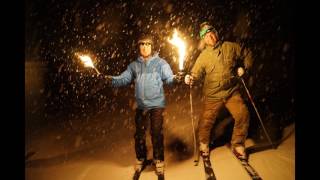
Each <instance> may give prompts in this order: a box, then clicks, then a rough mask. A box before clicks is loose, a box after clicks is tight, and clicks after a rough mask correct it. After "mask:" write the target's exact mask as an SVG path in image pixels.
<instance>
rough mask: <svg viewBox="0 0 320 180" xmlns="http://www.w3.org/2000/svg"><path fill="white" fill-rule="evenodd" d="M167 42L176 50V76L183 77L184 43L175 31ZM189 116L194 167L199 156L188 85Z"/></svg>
mask: <svg viewBox="0 0 320 180" xmlns="http://www.w3.org/2000/svg"><path fill="white" fill-rule="evenodd" d="M168 41H169V42H170V43H171V44H172V45H174V46H176V47H177V48H178V52H179V72H178V76H182V77H184V75H185V72H184V71H183V64H184V60H185V56H186V44H185V42H184V41H183V40H182V39H181V38H180V37H179V36H178V32H177V30H176V29H175V30H174V34H173V37H172V39H168ZM189 97H190V115H191V123H192V132H193V152H194V162H195V165H196V166H197V165H198V162H199V156H198V154H199V153H198V152H197V139H196V133H195V126H194V118H193V103H192V86H191V84H190V96H189Z"/></svg>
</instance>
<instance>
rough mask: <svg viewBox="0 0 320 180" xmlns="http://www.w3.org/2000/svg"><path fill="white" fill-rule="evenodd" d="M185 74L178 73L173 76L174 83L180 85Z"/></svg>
mask: <svg viewBox="0 0 320 180" xmlns="http://www.w3.org/2000/svg"><path fill="white" fill-rule="evenodd" d="M184 75H185V73H182V72H178V74H176V75H174V79H175V81H176V82H178V83H181V82H183V80H184Z"/></svg>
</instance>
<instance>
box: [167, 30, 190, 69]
mask: <svg viewBox="0 0 320 180" xmlns="http://www.w3.org/2000/svg"><path fill="white" fill-rule="evenodd" d="M168 41H169V42H170V43H171V44H172V45H174V46H176V47H177V48H178V52H179V69H180V70H183V62H184V59H185V56H186V43H185V42H184V41H183V40H182V39H181V38H180V37H179V36H178V32H177V30H176V29H175V30H174V34H173V37H172V39H168Z"/></svg>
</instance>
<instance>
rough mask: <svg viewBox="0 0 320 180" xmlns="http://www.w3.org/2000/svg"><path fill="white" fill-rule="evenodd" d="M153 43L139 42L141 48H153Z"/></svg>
mask: <svg viewBox="0 0 320 180" xmlns="http://www.w3.org/2000/svg"><path fill="white" fill-rule="evenodd" d="M151 44H152V43H151V42H139V46H151Z"/></svg>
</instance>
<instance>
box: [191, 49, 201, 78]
mask: <svg viewBox="0 0 320 180" xmlns="http://www.w3.org/2000/svg"><path fill="white" fill-rule="evenodd" d="M203 72H204V66H203V54H202V53H201V54H200V55H199V56H198V58H197V60H196V62H195V63H194V65H193V68H192V70H191V76H193V79H194V80H198V79H199V78H200V77H201V75H202V73H203Z"/></svg>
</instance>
